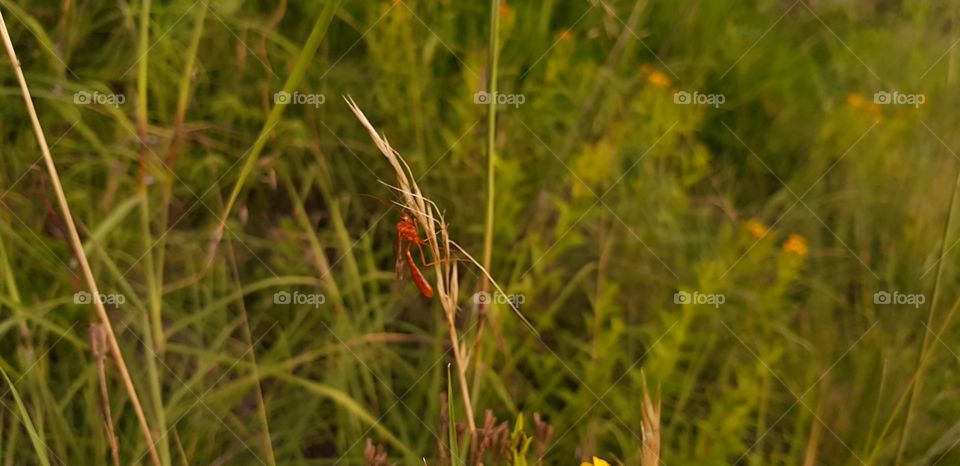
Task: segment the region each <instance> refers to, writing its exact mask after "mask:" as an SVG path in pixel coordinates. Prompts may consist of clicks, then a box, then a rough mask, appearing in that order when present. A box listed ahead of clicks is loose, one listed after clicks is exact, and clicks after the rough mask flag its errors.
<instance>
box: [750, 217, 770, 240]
mask: <svg viewBox="0 0 960 466" xmlns="http://www.w3.org/2000/svg"><path fill="white" fill-rule="evenodd" d="M747 230H749V231H750V234H751V235H753V237H754V238H763V237H764V236H766V234H767V227H765V226H763V224H762V223H760V222H759V221H757V220H756V219H752V218H751V219H750V220H747Z"/></svg>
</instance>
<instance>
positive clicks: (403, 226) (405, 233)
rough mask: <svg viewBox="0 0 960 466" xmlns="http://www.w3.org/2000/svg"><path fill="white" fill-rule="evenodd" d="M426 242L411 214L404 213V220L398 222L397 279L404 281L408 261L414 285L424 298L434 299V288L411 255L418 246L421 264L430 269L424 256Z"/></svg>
mask: <svg viewBox="0 0 960 466" xmlns="http://www.w3.org/2000/svg"><path fill="white" fill-rule="evenodd" d="M426 242H427V241H426V240H425V239H421V238H420V232H419V230H417V223H416V221H414V219H413V217H411V216H410V214H408V213H407V212H404V213H403V218H402V219H401V220H400V221H399V222H397V279H403V261H404V260H406V261H407V266H409V267H410V277H411V278H413V283H414V284H415V285H417V289H419V290H420V293H422V294H423V295H424V296H426V297H428V298H432V297H433V287H431V286H430V283H428V282H427V279H426V278H425V277H424V276H423V273H421V272H420V269H419V268H417V263H416V261H414V260H413V255H412V254H410V248H411V247H413V245H417V248H418V249H420V263H421V264H423V266H424V267H428V266H429V265H428V264H427V259H426V256H425V255H424V254H423V245H424V244H426ZM404 245H406V247H404Z"/></svg>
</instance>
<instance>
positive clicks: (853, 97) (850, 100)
mask: <svg viewBox="0 0 960 466" xmlns="http://www.w3.org/2000/svg"><path fill="white" fill-rule="evenodd" d="M865 103H867V101H866V99H864V98H863V94H860V93H858V92H851V93H849V94H847V105H849V106H851V107H853V108H861V107H863V104H865Z"/></svg>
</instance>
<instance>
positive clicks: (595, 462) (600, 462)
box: [580, 456, 610, 466]
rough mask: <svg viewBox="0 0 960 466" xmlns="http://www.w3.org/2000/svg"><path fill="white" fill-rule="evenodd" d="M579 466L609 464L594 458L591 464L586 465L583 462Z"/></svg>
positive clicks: (608, 465)
mask: <svg viewBox="0 0 960 466" xmlns="http://www.w3.org/2000/svg"><path fill="white" fill-rule="evenodd" d="M580 466H610V463H608V462H606V461H604V460H602V459H600V458H597V457H596V456H594V457H593V462H592V463H588V462H586V461H584V462H582V463H580Z"/></svg>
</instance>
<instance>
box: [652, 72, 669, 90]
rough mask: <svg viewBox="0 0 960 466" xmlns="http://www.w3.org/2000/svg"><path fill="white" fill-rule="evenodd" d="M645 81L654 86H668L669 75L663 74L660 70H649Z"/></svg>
mask: <svg viewBox="0 0 960 466" xmlns="http://www.w3.org/2000/svg"><path fill="white" fill-rule="evenodd" d="M647 81H649V82H650V84H653V85H654V86H660V87H669V86H670V77H669V76H667V75H665V74H663V73H662V72H660V71H651V72H650V76H647Z"/></svg>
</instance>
